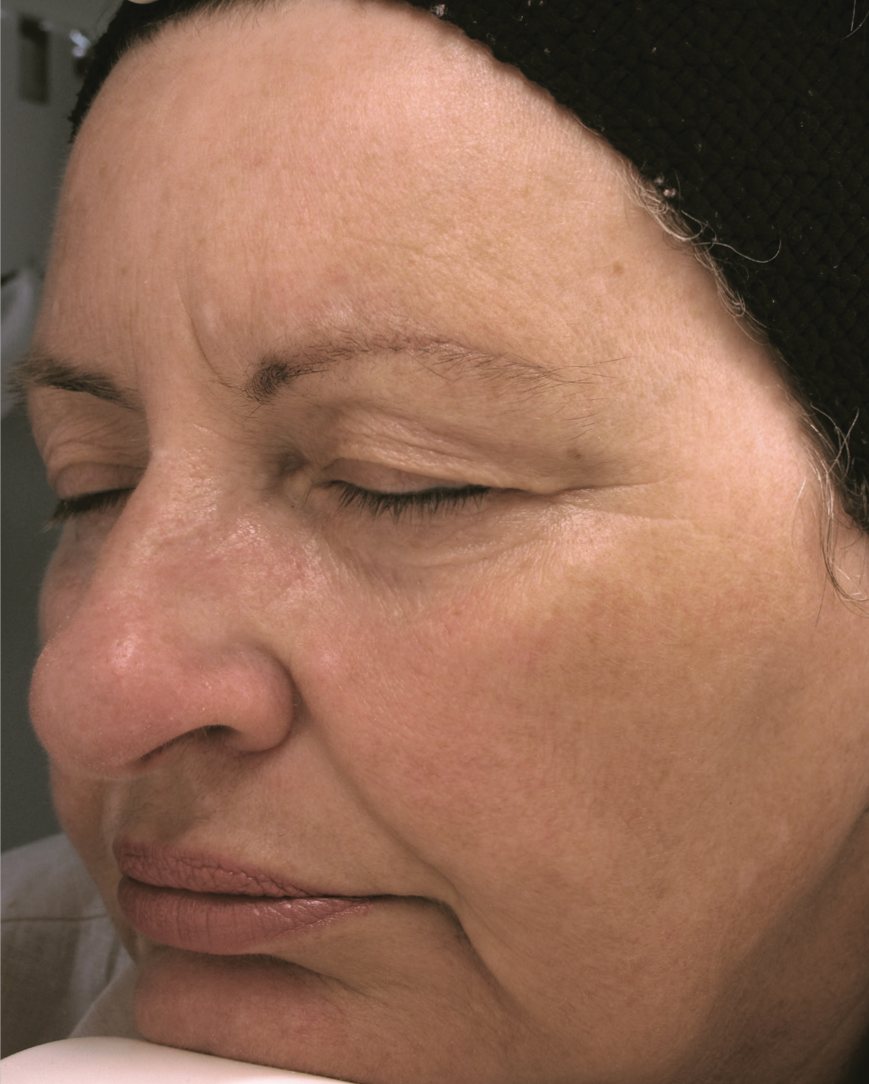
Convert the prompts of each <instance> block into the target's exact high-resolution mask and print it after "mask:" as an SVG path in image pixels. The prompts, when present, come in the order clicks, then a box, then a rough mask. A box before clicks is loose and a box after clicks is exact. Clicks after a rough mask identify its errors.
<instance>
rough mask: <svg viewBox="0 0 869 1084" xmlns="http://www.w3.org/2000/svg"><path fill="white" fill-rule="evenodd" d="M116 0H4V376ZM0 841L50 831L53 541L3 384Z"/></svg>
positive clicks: (32, 457) (38, 482) (26, 317)
mask: <svg viewBox="0 0 869 1084" xmlns="http://www.w3.org/2000/svg"><path fill="white" fill-rule="evenodd" d="M115 6H116V5H115V4H114V2H113V0H12V2H7V0H3V3H2V68H0V72H2V193H3V199H2V283H3V313H2V315H3V343H2V345H3V352H2V358H3V375H4V378H5V377H6V375H7V373H8V371H9V368H10V367H11V366H12V365H14V363H15V362H16V361H18V360H19V358H20V357H21V355H22V354H23V352H24V351H25V350H26V348H27V343H28V340H29V335H30V330H31V327H32V321H33V316H34V313H35V308H36V306H37V304H38V300H39V293H40V289H41V283H42V276H43V273H44V270H45V263H46V257H47V252H48V242H49V235H50V232H51V222H52V218H53V210H54V204H55V200H56V196H57V190H58V185H59V179H60V174H61V171H62V168H63V162H64V159H65V157H66V153H67V138H68V126H67V121H66V117H67V114H68V113H69V111H70V109H71V108H72V104H73V101H74V98H75V93H76V89H77V86H78V83H79V73H80V70H81V63H82V54H83V52H84V50H85V49H86V47H87V43H88V40H92V39H93V38H94V37H95V35H96V33H97V32H98V30H99V29H100V28H101V27H103V26H105V23H106V22H107V20H108V17H109V15H110V14H111V11H112V10H113V8H114V7H115ZM0 435H2V467H0V469H2V518H3V531H2V570H0V571H2V581H0V582H2V648H3V651H2V685H0V694H2V705H0V706H2V740H3V756H2V792H0V793H2V848H3V850H7V849H8V848H10V847H15V846H18V845H19V844H21V843H27V842H29V841H30V840H34V839H39V838H41V837H42V836H45V835H49V834H50V833H51V832H56V831H57V830H58V829H57V823H56V820H55V817H54V813H53V811H52V808H51V799H50V797H49V791H48V773H47V769H46V763H45V756H44V754H43V752H42V749H41V748H40V746H39V744H38V742H37V741H36V739H35V738H34V737H33V734H32V732H31V729H30V723H29V719H28V714H27V688H28V684H29V679H30V671H31V669H32V667H33V662H34V659H35V657H36V650H37V633H36V619H35V618H36V599H37V594H38V589H39V581H40V579H41V578H42V573H43V571H44V568H45V565H46V563H47V560H48V557H49V555H50V552H51V549H52V547H53V545H54V538H53V536H52V535H51V534H49V533H46V532H45V531H44V530H43V529H42V526H43V524H44V523H45V521H46V520H47V518H48V517H49V516H50V514H51V510H52V508H53V506H54V499H53V497H52V494H51V492H50V491H49V489H48V487H47V485H46V484H45V478H44V475H43V471H42V465H41V463H40V461H39V456H38V455H37V453H36V449H35V448H34V446H33V442H32V440H31V439H30V434H29V431H28V426H27V420H26V417H25V415H24V412H23V411H22V409H21V407H20V405H16V404H15V403H14V402H13V401H12V399H11V397H10V395H9V394H8V393H7V389H6V387H5V386H4V390H3V420H2V432H0Z"/></svg>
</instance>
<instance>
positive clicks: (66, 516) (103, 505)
mask: <svg viewBox="0 0 869 1084" xmlns="http://www.w3.org/2000/svg"><path fill="white" fill-rule="evenodd" d="M130 493H132V490H131V489H129V488H126V489H103V490H100V491H99V492H97V493H82V494H81V495H80V496H78V497H62V498H61V499H60V500H59V501H58V502H57V506H56V507H55V509H54V511H53V512H52V513H51V517H50V518H49V520H48V522H47V523H46V527H58V526H60V525H61V524H63V523H66V522H67V521H68V520H71V519H75V518H76V516H83V515H85V514H86V513H88V512H105V511H108V510H109V509H110V508H114V507H115V506H116V505H118V504H120V503H121V502H122V501H124V500H126V498H127V497H128V496H129V495H130Z"/></svg>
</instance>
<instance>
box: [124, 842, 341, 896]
mask: <svg viewBox="0 0 869 1084" xmlns="http://www.w3.org/2000/svg"><path fill="white" fill-rule="evenodd" d="M113 849H114V854H115V861H116V862H117V863H118V867H119V868H120V871H121V873H123V874H125V875H126V876H127V877H130V878H132V879H133V880H135V881H141V882H142V883H143V884H148V885H153V886H155V887H157V888H181V889H186V890H187V891H188V892H206V893H220V894H223V895H233V896H259V897H263V896H266V897H271V898H285V897H297V898H303V897H312V896H327V895H332V893H327V892H311V891H310V890H309V889H307V888H302V887H301V886H300V885H297V884H290V883H289V882H287V881H284V880H282V879H281V878H280V877H276V876H275V875H274V874H272V873H269V872H267V871H265V870H262V869H257V868H252V867H250V866H241V865H238V864H236V863H234V862H232V861H227V860H224V859H223V858H220V857H218V856H216V855H213V854H208V853H206V852H204V851H179V850H174V849H173V848H170V847H165V846H161V845H159V844H152V843H137V842H135V841H133V840H126V839H122V840H119V841H118V842H117V843H116V844H115V846H114V848H113ZM342 895H343V893H342Z"/></svg>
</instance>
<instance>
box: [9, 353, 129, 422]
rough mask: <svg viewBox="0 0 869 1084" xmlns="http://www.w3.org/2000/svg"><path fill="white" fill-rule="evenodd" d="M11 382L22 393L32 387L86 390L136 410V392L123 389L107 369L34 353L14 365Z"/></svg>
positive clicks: (108, 401) (110, 401) (98, 397)
mask: <svg viewBox="0 0 869 1084" xmlns="http://www.w3.org/2000/svg"><path fill="white" fill-rule="evenodd" d="M9 382H10V384H11V385H12V386H13V388H14V389H15V390H16V391H17V392H18V393H20V394H26V392H27V391H28V390H29V389H30V388H57V389H59V390H61V391H75V392H83V393H84V394H85V395H92V396H94V398H96V399H102V400H104V401H105V402H107V403H117V404H118V405H119V406H123V407H126V408H127V409H128V410H132V409H133V406H134V402H133V396H131V395H130V394H129V393H128V392H125V391H123V390H122V389H121V388H119V387H118V385H117V384H116V383H115V382H114V381H113V380H112V378H111V377H109V376H106V375H105V374H104V373H99V372H94V371H89V370H87V369H80V368H79V367H78V366H76V365H73V364H70V363H69V362H65V361H60V360H59V359H57V358H53V357H48V356H47V355H45V354H38V353H30V354H28V355H27V356H26V357H25V358H24V359H23V360H22V361H20V362H19V363H18V364H17V365H15V366H14V367H13V369H12V373H11V375H10V378H9Z"/></svg>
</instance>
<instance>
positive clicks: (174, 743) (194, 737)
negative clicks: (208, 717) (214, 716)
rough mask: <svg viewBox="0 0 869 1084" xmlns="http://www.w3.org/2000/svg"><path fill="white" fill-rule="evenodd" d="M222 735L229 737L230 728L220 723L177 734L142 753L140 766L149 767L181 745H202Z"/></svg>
mask: <svg viewBox="0 0 869 1084" xmlns="http://www.w3.org/2000/svg"><path fill="white" fill-rule="evenodd" d="M224 734H225V735H231V734H232V727H231V726H224V725H222V724H220V723H209V724H208V725H207V726H201V727H198V728H197V729H196V730H191V731H188V732H187V733H186V734H179V735H178V736H177V737H174V738H170V739H169V741H166V742H163V744H162V745H158V746H157V747H156V749H151V750H150V751H149V752H147V753H144V754H143V755H142V756H141V757H140V758H139V760H140V763H142V764H148V765H151V764H152V762H153V761H155V760H156V759H157V758H158V757H160V756H162V755H163V754H164V753H166V752H168V751H169V750H170V749H175V748H178V747H180V746H182V745H191V744H195V743H196V742H200V743H203V744H204V743H206V742H208V741H210V740H213V739H218V738H219V737H220V736H221V735H224Z"/></svg>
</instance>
